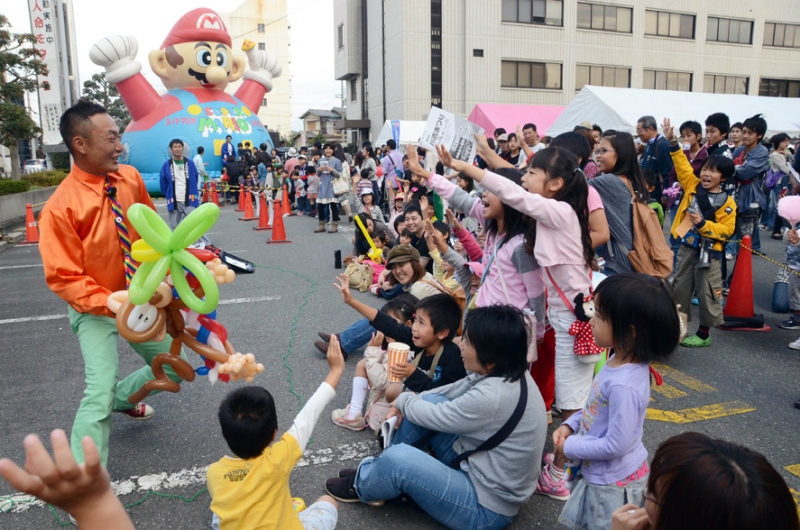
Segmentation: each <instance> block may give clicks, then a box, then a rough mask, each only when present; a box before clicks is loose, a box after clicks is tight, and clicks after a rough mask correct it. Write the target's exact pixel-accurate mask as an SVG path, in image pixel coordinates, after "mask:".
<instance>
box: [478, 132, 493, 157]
mask: <svg viewBox="0 0 800 530" xmlns="http://www.w3.org/2000/svg"><path fill="white" fill-rule="evenodd" d="M474 136H475V141H476V144H475V152H476V153H477V154H478V156H480V157H481V158H483V159H484V160H486V155H488V154H489V153H493V152H494V151H492V148H491V147H489V141H488V140H487V139H486V136H484V135H482V134H476V135H474Z"/></svg>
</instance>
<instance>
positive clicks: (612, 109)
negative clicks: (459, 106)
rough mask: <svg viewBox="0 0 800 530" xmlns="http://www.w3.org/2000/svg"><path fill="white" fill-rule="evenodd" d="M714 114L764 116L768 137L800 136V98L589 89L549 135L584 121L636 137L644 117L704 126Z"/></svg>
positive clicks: (741, 118)
mask: <svg viewBox="0 0 800 530" xmlns="http://www.w3.org/2000/svg"><path fill="white" fill-rule="evenodd" d="M714 112H724V113H725V114H727V115H728V116H729V117H730V120H731V123H734V122H737V121H744V120H745V119H746V118H749V117H750V116H753V115H755V114H763V115H764V118H765V119H766V120H767V126H768V129H767V134H766V137H767V138H768V137H770V136H772V135H773V134H777V133H779V132H785V133H786V134H788V135H789V136H792V137H797V136H800V98H770V97H762V96H745V95H734V94H706V93H699V92H677V91H672V90H647V89H641V88H608V87H596V86H586V87H584V88H583V90H581V91H580V93H579V94H578V95H577V96H575V99H573V100H572V103H570V104H569V106H568V107H567V108H566V110H564V112H563V113H562V114H561V116H559V117H558V119H557V120H555V122H554V123H553V125H552V126H551V127H550V128H549V129H548V130H547V134H548V135H550V136H555V135H558V134H561V133H563V132H568V131H571V130H572V129H573V128H574V127H575V126H576V125H577V124H579V123H580V122H582V121H588V122H590V123H593V124H594V123H596V124H597V125H599V126H600V127H602V128H603V130H607V129H616V130H620V131H626V132H630V133H631V134H633V135H635V134H636V123H637V121H638V120H639V118H641V117H642V116H647V115H650V116H654V117H655V118H656V121H657V122H658V123H659V126H660V124H661V121H662V119H663V118H664V117H667V118H669V119H670V120H671V121H672V124H673V125H677V126H679V125H680V124H681V123H683V122H685V121H689V120H694V121H697V122H699V123H700V124H701V125H702V124H703V123H704V122H705V119H706V117H707V116H708V115H709V114H712V113H714Z"/></svg>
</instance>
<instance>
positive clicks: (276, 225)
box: [267, 188, 291, 245]
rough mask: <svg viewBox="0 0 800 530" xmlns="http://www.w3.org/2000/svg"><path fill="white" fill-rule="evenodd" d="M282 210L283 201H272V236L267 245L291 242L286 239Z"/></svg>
mask: <svg viewBox="0 0 800 530" xmlns="http://www.w3.org/2000/svg"><path fill="white" fill-rule="evenodd" d="M285 189H286V188H284V190H285ZM280 212H281V201H280V200H278V199H275V202H273V203H272V218H273V219H274V221H273V228H272V238H271V239H269V240H267V245H271V244H272V243H291V241H289V240H288V239H286V229H285V228H284V227H283V216H282V215H281V213H280Z"/></svg>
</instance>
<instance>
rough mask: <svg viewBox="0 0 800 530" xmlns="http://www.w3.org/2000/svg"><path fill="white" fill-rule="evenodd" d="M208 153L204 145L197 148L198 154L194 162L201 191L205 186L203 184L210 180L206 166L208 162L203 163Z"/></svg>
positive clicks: (198, 186)
mask: <svg viewBox="0 0 800 530" xmlns="http://www.w3.org/2000/svg"><path fill="white" fill-rule="evenodd" d="M205 152H206V149H205V147H203V146H202V145H200V146H198V147H197V154H196V155H194V158H193V159H192V162H194V167H196V168H197V188H198V189H200V188H202V186H203V182H204V181H205V180H206V179H208V172H207V171H206V166H207V165H208V162H203V153H205Z"/></svg>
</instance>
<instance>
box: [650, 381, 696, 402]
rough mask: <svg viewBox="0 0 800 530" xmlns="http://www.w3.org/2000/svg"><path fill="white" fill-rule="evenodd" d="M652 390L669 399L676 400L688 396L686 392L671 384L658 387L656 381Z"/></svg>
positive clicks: (651, 386) (651, 387)
mask: <svg viewBox="0 0 800 530" xmlns="http://www.w3.org/2000/svg"><path fill="white" fill-rule="evenodd" d="M650 390H652V391H653V392H656V393H657V394H661V395H662V396H664V397H665V398H667V399H675V398H679V397H685V396H687V394H686V392H684V391H683V390H681V389H680V388H676V387H674V386H672V385H670V384H669V383H662V384H661V386H658V385H656V383H655V381H653V383H652V384H651V385H650Z"/></svg>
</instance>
